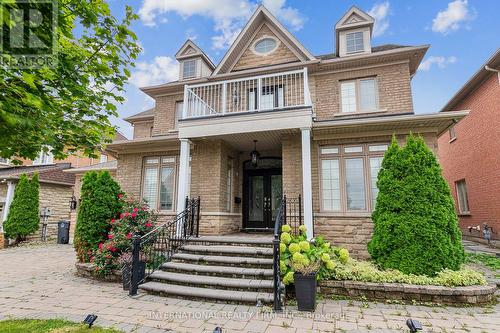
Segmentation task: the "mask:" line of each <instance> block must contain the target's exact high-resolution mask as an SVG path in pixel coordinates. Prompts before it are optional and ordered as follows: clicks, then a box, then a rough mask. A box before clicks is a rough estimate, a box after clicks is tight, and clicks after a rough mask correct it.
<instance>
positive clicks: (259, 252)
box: [180, 245, 273, 258]
mask: <svg viewBox="0 0 500 333" xmlns="http://www.w3.org/2000/svg"><path fill="white" fill-rule="evenodd" d="M180 250H181V251H182V252H187V253H193V254H210V255H230V256H239V257H252V258H272V257H273V249H272V248H268V247H259V246H234V245H210V246H207V245H184V246H182V247H181V248H180Z"/></svg>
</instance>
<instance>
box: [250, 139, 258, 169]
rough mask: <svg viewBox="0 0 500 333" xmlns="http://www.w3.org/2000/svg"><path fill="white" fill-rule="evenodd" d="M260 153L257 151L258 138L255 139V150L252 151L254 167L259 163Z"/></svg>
mask: <svg viewBox="0 0 500 333" xmlns="http://www.w3.org/2000/svg"><path fill="white" fill-rule="evenodd" d="M259 156H260V153H259V152H258V151H257V140H253V151H252V152H251V153H250V157H251V159H252V165H253V166H254V167H256V166H257V163H259Z"/></svg>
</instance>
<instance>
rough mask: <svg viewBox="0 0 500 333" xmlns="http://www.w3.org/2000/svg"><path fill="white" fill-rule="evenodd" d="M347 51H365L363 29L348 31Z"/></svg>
mask: <svg viewBox="0 0 500 333" xmlns="http://www.w3.org/2000/svg"><path fill="white" fill-rule="evenodd" d="M345 39H346V47H347V53H357V52H363V51H364V50H365V47H364V44H363V31H357V32H348V33H346V36H345Z"/></svg>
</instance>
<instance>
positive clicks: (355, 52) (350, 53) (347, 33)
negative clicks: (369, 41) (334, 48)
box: [345, 30, 366, 55]
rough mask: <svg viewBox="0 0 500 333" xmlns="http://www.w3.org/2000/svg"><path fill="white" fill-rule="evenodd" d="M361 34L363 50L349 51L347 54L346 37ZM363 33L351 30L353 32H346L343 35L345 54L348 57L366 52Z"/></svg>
mask: <svg viewBox="0 0 500 333" xmlns="http://www.w3.org/2000/svg"><path fill="white" fill-rule="evenodd" d="M359 33H361V40H362V41H363V49H361V50H359V51H351V52H349V51H348V50H347V36H348V35H350V34H359ZM365 44H366V43H365V32H364V31H363V30H353V31H347V32H346V33H345V53H346V54H348V55H352V54H358V53H363V52H365V50H366V45H365Z"/></svg>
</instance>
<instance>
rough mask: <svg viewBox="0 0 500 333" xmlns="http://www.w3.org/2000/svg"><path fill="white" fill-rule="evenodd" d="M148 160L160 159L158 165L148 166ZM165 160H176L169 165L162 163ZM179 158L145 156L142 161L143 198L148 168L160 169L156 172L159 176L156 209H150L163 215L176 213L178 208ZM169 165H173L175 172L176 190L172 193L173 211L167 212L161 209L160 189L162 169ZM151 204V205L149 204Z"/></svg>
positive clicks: (142, 196)
mask: <svg viewBox="0 0 500 333" xmlns="http://www.w3.org/2000/svg"><path fill="white" fill-rule="evenodd" d="M148 158H158V161H159V162H158V163H155V164H149V165H148V164H146V159H148ZM163 158H174V159H175V161H174V162H167V163H162V159H163ZM178 164H179V158H178V156H171V155H151V156H144V157H143V159H142V173H141V198H144V180H145V179H144V176H145V171H146V169H147V168H148V167H156V168H158V170H157V172H156V176H157V180H158V183H157V188H156V207H150V209H154V210H157V211H159V212H161V213H175V211H176V207H177V200H176V199H177V181H178V179H177V176H178V168H179V165H178ZM168 165H173V170H174V184H173V186H174V189H173V192H172V209H169V210H166V209H160V205H161V203H160V188H161V185H160V184H161V179H160V178H161V167H162V166H168ZM148 204H149V203H148Z"/></svg>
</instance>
